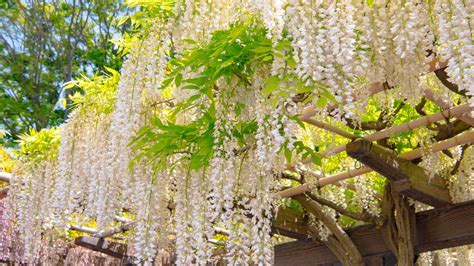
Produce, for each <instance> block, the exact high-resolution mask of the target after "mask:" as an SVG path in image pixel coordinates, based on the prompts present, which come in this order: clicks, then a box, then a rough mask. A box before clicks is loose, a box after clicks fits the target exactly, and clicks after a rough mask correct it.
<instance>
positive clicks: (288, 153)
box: [284, 146, 292, 163]
mask: <svg viewBox="0 0 474 266" xmlns="http://www.w3.org/2000/svg"><path fill="white" fill-rule="evenodd" d="M284 152H285V158H286V161H287V162H288V163H291V157H292V152H291V150H290V149H288V147H286V146H285V151H284Z"/></svg>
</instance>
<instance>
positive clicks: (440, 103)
mask: <svg viewBox="0 0 474 266" xmlns="http://www.w3.org/2000/svg"><path fill="white" fill-rule="evenodd" d="M423 95H424V96H425V97H426V99H428V100H430V101H432V102H434V103H435V104H436V105H438V106H439V107H441V108H443V109H449V108H452V104H450V103H447V102H445V101H443V100H442V99H439V98H437V97H436V95H434V93H433V91H432V90H430V89H426V90H424V91H423ZM456 117H457V118H459V119H460V120H462V121H464V123H466V124H468V125H470V126H474V118H472V117H471V116H470V114H469V112H467V113H465V114H462V115H459V116H456Z"/></svg>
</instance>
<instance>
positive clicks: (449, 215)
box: [275, 201, 474, 266]
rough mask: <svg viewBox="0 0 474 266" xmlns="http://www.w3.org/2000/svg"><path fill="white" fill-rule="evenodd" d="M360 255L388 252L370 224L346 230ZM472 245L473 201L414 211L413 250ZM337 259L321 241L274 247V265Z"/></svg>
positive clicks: (473, 234) (473, 230)
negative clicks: (414, 233)
mask: <svg viewBox="0 0 474 266" xmlns="http://www.w3.org/2000/svg"><path fill="white" fill-rule="evenodd" d="M347 233H348V234H349V236H350V237H351V239H352V241H354V244H355V245H356V246H357V247H358V249H359V251H360V252H361V254H362V256H364V258H367V257H374V256H384V255H386V254H390V250H389V249H388V247H387V246H386V245H385V243H384V242H383V239H382V235H381V234H380V233H379V231H378V230H377V229H376V228H375V227H374V226H372V225H366V226H361V227H358V228H354V229H351V230H348V231H347ZM467 244H474V201H469V202H465V203H460V204H455V205H451V206H446V207H443V208H438V209H433V210H428V211H423V212H419V213H417V214H416V236H415V251H416V252H417V253H420V252H426V251H432V250H438V249H444V248H451V247H456V246H461V245H467ZM334 262H337V258H336V257H335V256H334V254H332V252H331V251H330V250H329V249H328V248H327V247H326V246H325V245H324V244H323V243H316V242H314V241H312V240H309V239H308V240H297V241H294V242H289V243H285V244H281V245H277V246H276V247H275V265H285V266H287V265H289V266H291V265H321V264H328V263H334Z"/></svg>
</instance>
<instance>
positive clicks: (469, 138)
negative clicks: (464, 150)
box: [277, 131, 474, 198]
mask: <svg viewBox="0 0 474 266" xmlns="http://www.w3.org/2000/svg"><path fill="white" fill-rule="evenodd" d="M472 142H474V131H467V132H464V133H462V134H459V135H457V136H455V137H452V138H450V139H447V140H443V141H440V142H438V143H435V144H433V145H431V146H430V147H429V151H430V152H432V153H436V152H439V151H442V150H446V149H448V148H451V147H454V146H459V145H464V144H470V143H472ZM421 156H423V150H422V149H415V150H412V151H409V152H407V153H403V154H401V155H400V158H402V159H405V160H413V159H417V158H420V157H421ZM371 171H372V169H370V168H369V167H361V168H359V169H351V170H347V171H345V172H342V173H338V174H335V175H332V176H329V177H325V178H322V179H320V180H319V181H317V182H316V183H305V184H302V185H299V186H296V187H292V188H289V189H285V190H282V191H280V192H278V193H277V196H280V197H282V198H288V197H291V196H294V195H298V194H301V193H305V192H308V191H311V190H312V189H314V188H316V187H322V186H325V185H329V184H333V183H336V182H339V181H342V180H345V179H348V178H351V177H356V176H359V175H363V174H366V173H369V172H371Z"/></svg>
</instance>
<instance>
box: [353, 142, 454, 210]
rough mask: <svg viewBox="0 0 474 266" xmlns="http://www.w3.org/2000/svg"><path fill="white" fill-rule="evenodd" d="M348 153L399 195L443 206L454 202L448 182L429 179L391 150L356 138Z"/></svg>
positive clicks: (419, 169)
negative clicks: (378, 175) (381, 178)
mask: <svg viewBox="0 0 474 266" xmlns="http://www.w3.org/2000/svg"><path fill="white" fill-rule="evenodd" d="M346 151H347V154H348V155H349V156H351V157H352V158H354V159H356V160H358V161H360V162H362V163H363V164H364V165H366V166H368V167H370V168H372V169H373V170H375V171H376V172H377V173H379V174H381V175H383V176H385V177H387V178H388V179H389V180H390V181H392V184H393V187H394V189H395V191H396V192H398V193H401V194H402V195H405V196H408V197H411V198H413V199H416V200H418V201H420V202H423V203H425V204H428V205H431V206H434V207H441V206H445V205H448V204H450V203H451V196H450V194H449V190H448V188H447V186H446V180H444V178H442V177H440V176H437V175H435V176H432V177H430V176H428V174H427V173H426V172H425V169H423V168H422V167H420V166H418V165H416V164H414V163H412V162H410V161H409V160H404V159H401V158H399V157H398V156H397V155H396V154H395V153H394V152H393V151H392V150H390V149H387V148H384V147H382V146H380V145H377V144H373V143H372V142H370V141H368V140H365V139H356V140H354V141H352V142H351V143H349V144H347V148H346Z"/></svg>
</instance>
